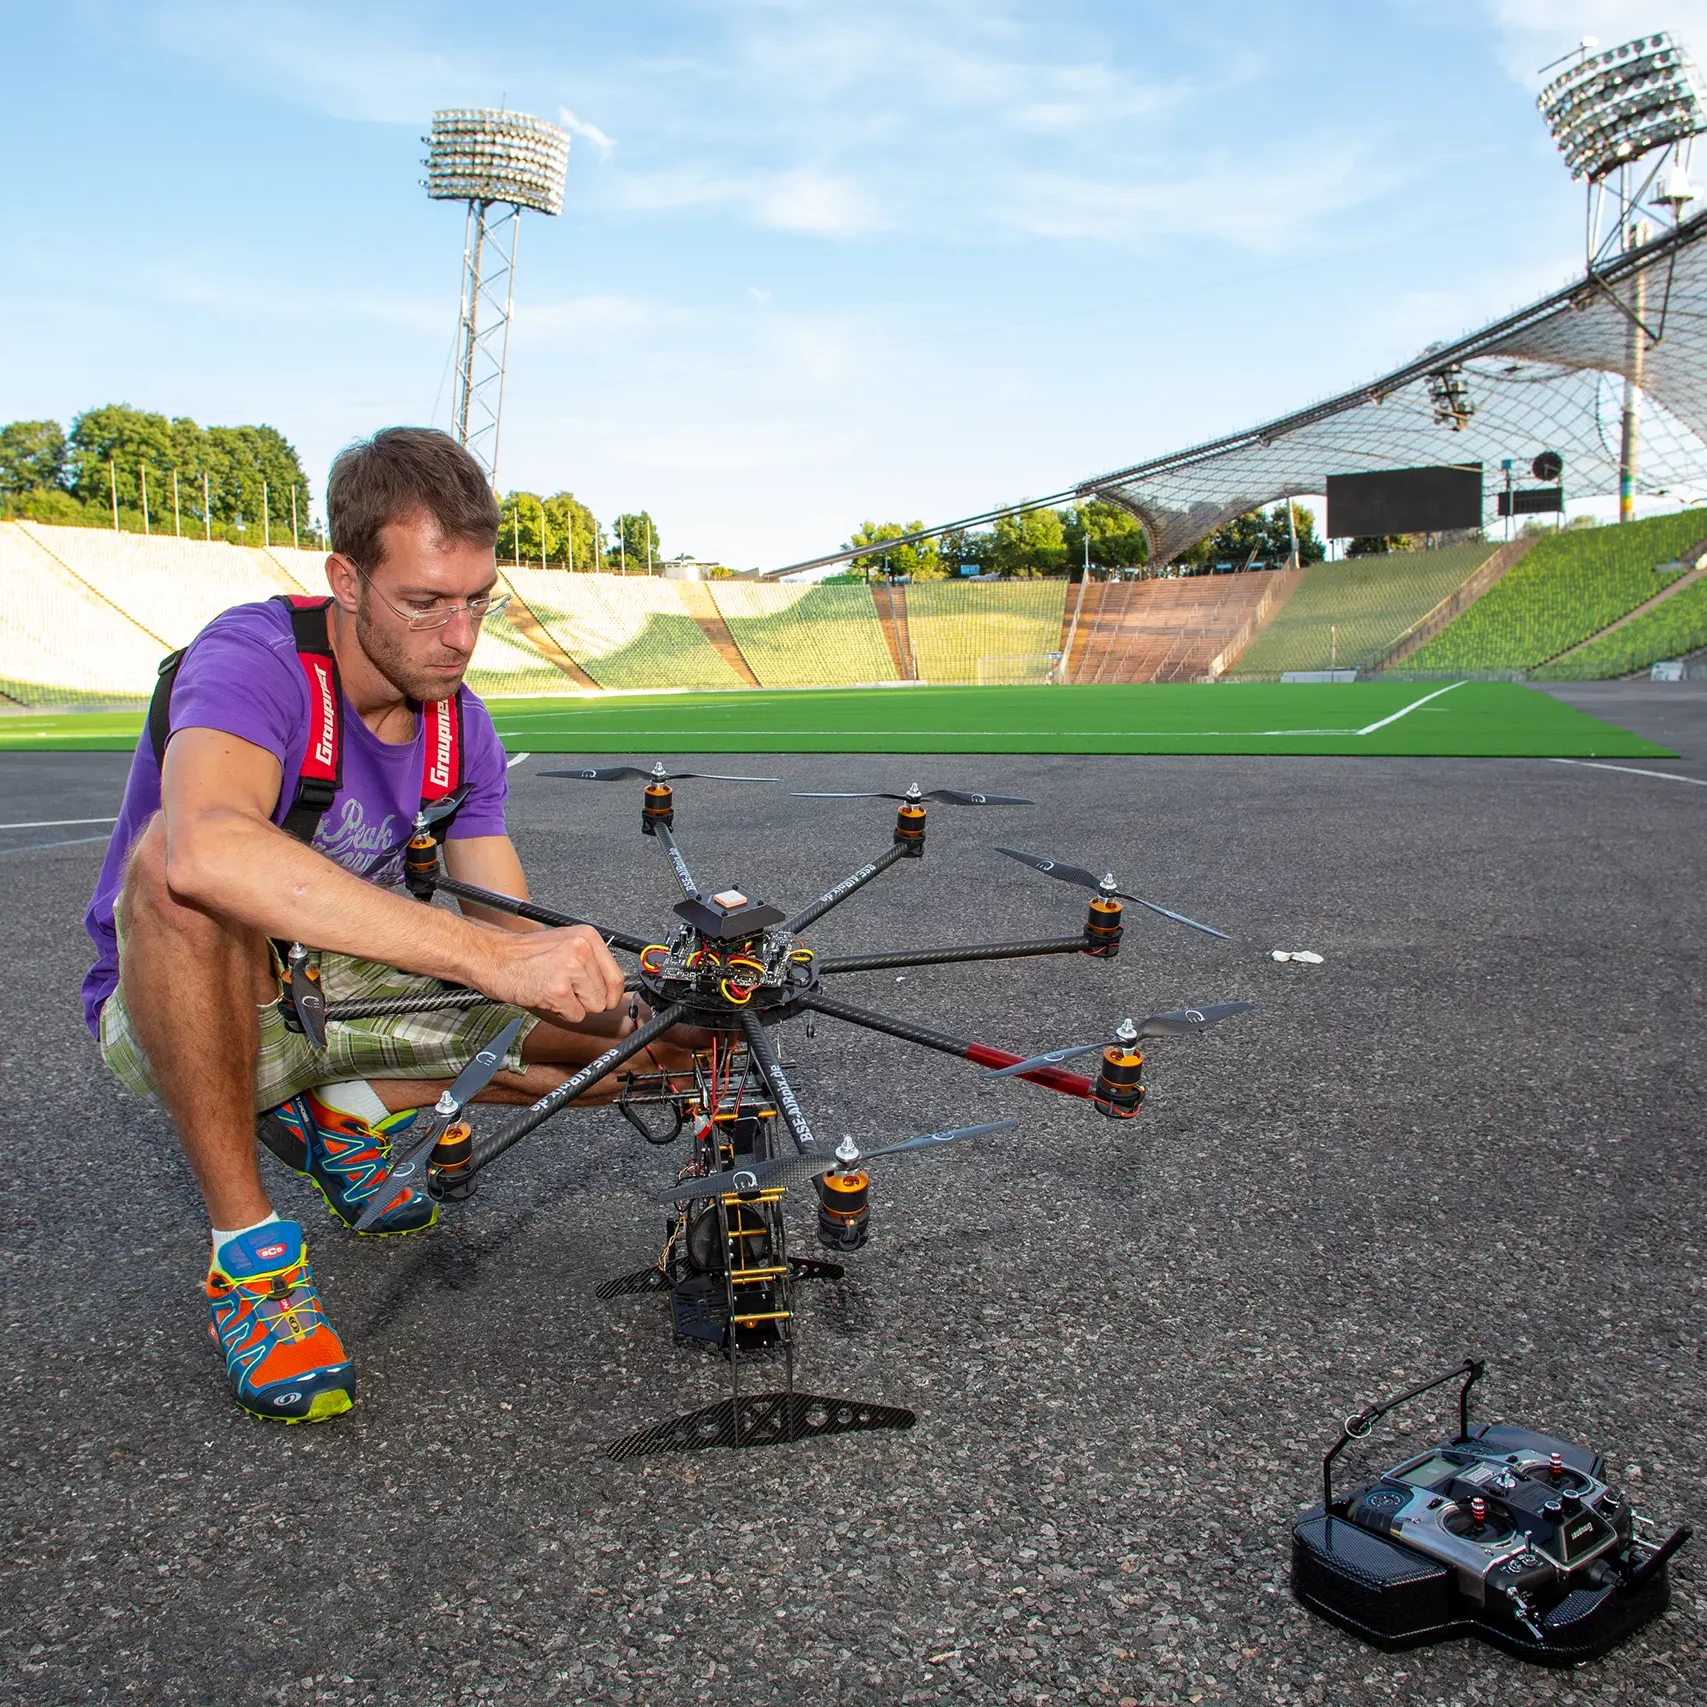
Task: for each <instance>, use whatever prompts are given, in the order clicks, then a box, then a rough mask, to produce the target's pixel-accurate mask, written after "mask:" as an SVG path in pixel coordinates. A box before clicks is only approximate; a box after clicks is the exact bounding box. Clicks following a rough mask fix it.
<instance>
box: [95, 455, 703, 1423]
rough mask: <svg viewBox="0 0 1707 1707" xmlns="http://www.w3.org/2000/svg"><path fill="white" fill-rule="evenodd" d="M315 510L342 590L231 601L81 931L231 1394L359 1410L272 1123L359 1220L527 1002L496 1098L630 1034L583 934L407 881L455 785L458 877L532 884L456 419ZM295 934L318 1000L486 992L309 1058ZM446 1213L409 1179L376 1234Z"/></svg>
mask: <svg viewBox="0 0 1707 1707" xmlns="http://www.w3.org/2000/svg"><path fill="white" fill-rule="evenodd" d="M327 514H328V520H329V523H330V532H331V543H332V554H331V556H330V557H329V558H328V559H327V564H326V577H327V581H328V584H329V585H330V588H331V597H330V598H329V599H324V600H321V599H292V600H287V599H275V600H266V601H264V602H262V603H258V604H249V605H239V606H237V607H236V608H234V609H232V610H228V611H226V612H225V613H224V614H223V615H221V616H219V617H218V618H216V619H215V620H214V621H213V622H211V623H210V624H209V625H208V626H207V627H206V628H205V629H203V630H202V632H201V633H200V634H199V635H198V636H197V637H196V639H195V640H194V641H193V642H192V643H191V644H190V646H189V647H188V649H187V650H186V651H185V652H184V654H183V656H182V659H181V661H180V662H179V664H178V666H177V669H176V673H175V676H168V677H167V678H164V679H163V682H162V690H161V693H160V694H158V695H157V696H156V702H155V707H154V711H153V713H152V714H151V717H150V725H151V727H150V729H149V730H147V731H145V732H144V734H143V737H142V740H141V741H140V742H139V743H138V745H137V750H136V757H135V759H134V760H133V762H132V765H131V770H130V778H129V782H128V784H127V786H126V789H125V796H124V805H123V810H122V812H121V813H120V815H119V819H118V824H117V828H116V829H115V830H114V832H113V838H112V843H111V845H110V847H109V848H108V850H107V856H106V860H105V862H104V864H103V865H102V868H101V876H100V882H99V884H98V886H97V888H96V890H95V894H94V897H93V899H92V900H91V901H90V903H89V909H88V913H87V915H86V918H85V924H86V926H87V928H88V931H89V934H90V936H91V937H92V938H93V939H94V942H95V947H96V951H97V959H96V962H95V965H94V966H93V968H92V969H91V970H90V972H89V975H88V977H87V978H86V979H85V981H84V985H83V1000H84V1011H85V1016H86V1018H87V1020H88V1022H89V1026H90V1029H91V1030H92V1031H93V1032H94V1033H95V1035H96V1037H97V1038H98V1039H99V1042H100V1046H101V1055H102V1059H103V1060H104V1061H105V1062H106V1064H107V1066H108V1067H109V1068H111V1070H112V1071H113V1072H114V1073H115V1074H117V1076H118V1077H119V1078H120V1079H121V1080H122V1081H123V1082H124V1083H125V1084H126V1085H128V1086H130V1087H131V1088H132V1089H133V1090H136V1091H139V1092H143V1093H146V1094H151V1095H155V1096H158V1097H159V1099H160V1100H161V1101H162V1102H163V1103H164V1104H165V1107H166V1110H167V1112H168V1113H169V1114H170V1116H171V1118H172V1120H173V1123H174V1124H175V1126H176V1127H177V1131H178V1136H179V1139H180V1141H181V1142H182V1144H183V1148H184V1153H185V1155H186V1156H187V1157H188V1160H189V1163H190V1167H191V1168H192V1169H193V1170H194V1173H195V1177H196V1180H197V1183H198V1184H199V1185H200V1187H201V1192H202V1196H203V1199H204V1200H205V1202H206V1205H207V1212H208V1217H209V1220H210V1222H211V1223H212V1229H213V1232H212V1241H213V1250H212V1260H211V1263H210V1265H209V1269H208V1275H207V1282H206V1290H207V1300H208V1307H209V1310H210V1313H211V1323H210V1328H209V1331H210V1333H211V1335H212V1336H213V1338H214V1340H215V1342H216V1343H217V1344H218V1346H219V1347H220V1348H221V1350H222V1351H223V1354H224V1358H225V1369H226V1378H227V1380H228V1382H229V1384H230V1387H231V1391H232V1393H233V1395H234V1396H235V1397H236V1400H237V1402H238V1404H240V1405H241V1406H243V1408H244V1409H245V1410H248V1411H252V1412H253V1413H254V1414H255V1415H257V1416H262V1417H273V1418H278V1419H281V1420H283V1421H286V1422H304V1421H308V1422H317V1421H322V1420H324V1419H325V1418H327V1417H332V1416H336V1415H337V1414H338V1413H340V1412H342V1411H346V1410H348V1409H349V1407H350V1404H351V1402H352V1398H353V1395H354V1379H353V1374H352V1369H351V1364H350V1359H349V1357H348V1355H347V1354H346V1352H345V1350H344V1347H343V1345H342V1343H341V1342H340V1341H339V1338H338V1335H337V1334H336V1332H335V1331H334V1330H333V1328H332V1325H331V1323H330V1322H329V1320H328V1319H327V1315H326V1311H325V1308H324V1306H323V1305H322V1303H321V1300H320V1297H319V1294H318V1292H317V1291H316V1289H315V1284H314V1277H313V1274H312V1272H311V1270H310V1268H309V1264H308V1250H307V1246H306V1244H305V1242H304V1239H303V1231H302V1228H301V1226H300V1225H299V1224H298V1223H296V1222H294V1221H282V1220H280V1219H279V1217H278V1216H277V1215H275V1214H274V1213H273V1210H272V1206H271V1204H270V1203H269V1201H268V1198H267V1193H266V1189H265V1187H264V1186H263V1184H262V1181H261V1174H260V1166H259V1160H258V1154H257V1144H256V1139H257V1134H258V1135H259V1137H260V1139H261V1141H262V1142H263V1143H265V1144H266V1146H267V1148H268V1149H270V1150H271V1151H272V1153H273V1154H274V1155H275V1156H276V1157H278V1159H279V1160H280V1161H282V1162H283V1163H284V1164H285V1165H286V1166H287V1167H290V1168H293V1169H295V1170H296V1171H297V1172H299V1173H302V1174H305V1175H306V1176H307V1177H308V1178H309V1179H310V1180H312V1181H313V1183H314V1185H315V1186H316V1187H318V1189H319V1191H320V1193H321V1195H322V1196H323V1197H324V1199H325V1200H326V1204H327V1206H328V1208H329V1209H330V1210H331V1213H332V1216H333V1218H334V1220H336V1221H338V1222H341V1223H342V1224H343V1225H344V1226H345V1227H346V1228H353V1226H354V1224H355V1222H356V1220H357V1218H358V1217H359V1216H360V1215H361V1214H362V1212H363V1211H364V1209H366V1208H367V1205H368V1200H369V1199H370V1198H371V1197H372V1196H373V1195H374V1194H375V1193H376V1192H381V1191H385V1190H387V1189H388V1188H387V1187H386V1186H385V1184H384V1179H385V1172H386V1169H387V1167H388V1166H389V1162H390V1153H391V1137H392V1134H393V1133H394V1132H395V1131H396V1130H397V1129H398V1128H399V1127H400V1126H402V1125H405V1124H406V1123H407V1121H408V1119H409V1118H410V1116H409V1113H408V1112H407V1111H409V1110H412V1109H414V1108H415V1107H416V1106H418V1105H419V1104H421V1103H424V1102H430V1101H431V1100H433V1098H434V1097H436V1096H437V1094H438V1092H439V1091H440V1090H441V1089H443V1088H444V1085H445V1083H446V1082H448V1080H449V1079H450V1078H451V1077H453V1076H454V1075H455V1074H456V1073H457V1072H458V1071H459V1070H460V1069H461V1068H462V1067H463V1066H465V1065H466V1064H467V1062H468V1061H469V1059H470V1058H471V1057H472V1056H473V1055H474V1054H475V1053H476V1052H477V1051H478V1050H480V1049H481V1048H482V1047H483V1046H484V1045H485V1044H487V1043H488V1042H490V1041H491V1040H492V1039H493V1038H494V1037H496V1036H497V1034H498V1033H499V1032H500V1031H501V1030H502V1029H503V1028H504V1027H505V1025H507V1024H508V1023H509V1021H510V1020H511V1019H513V1018H515V1017H516V1015H517V1013H518V1012H520V1013H522V1014H524V1015H526V1016H527V1019H526V1023H525V1024H524V1026H523V1028H522V1030H521V1032H520V1033H519V1035H518V1037H517V1039H516V1042H515V1044H514V1046H513V1047H512V1049H511V1051H510V1054H509V1056H508V1058H507V1059H506V1061H505V1071H504V1072H503V1073H502V1074H500V1076H499V1078H498V1079H496V1080H495V1081H494V1083H493V1085H492V1087H491V1090H490V1091H489V1093H488V1095H491V1096H494V1097H496V1098H497V1099H499V1100H508V1101H514V1102H531V1101H532V1100H534V1098H536V1097H538V1096H540V1095H541V1094H543V1093H544V1092H545V1091H547V1090H549V1089H551V1088H552V1087H553V1086H555V1085H557V1084H560V1083H561V1082H562V1081H563V1079H564V1078H565V1077H566V1076H567V1073H568V1072H570V1071H573V1070H574V1069H575V1068H576V1067H578V1066H582V1065H585V1063H586V1062H588V1061H590V1060H592V1059H593V1058H594V1057H595V1056H597V1055H598V1054H600V1053H602V1052H603V1051H604V1050H605V1049H607V1048H608V1047H609V1045H610V1042H611V1040H612V1039H613V1038H614V1037H617V1036H621V1035H623V1034H625V1033H626V1032H627V1031H629V1030H631V1029H632V1027H633V1024H634V1021H633V1020H632V1019H631V1018H630V1017H629V1016H628V1013H627V1008H626V1003H625V997H624V993H623V974H622V971H621V969H620V968H619V967H618V966H617V965H616V963H615V962H614V961H613V960H612V959H611V956H610V953H609V951H608V950H607V949H606V947H605V945H604V943H603V942H602V941H601V939H600V938H599V936H598V934H597V933H596V932H594V931H592V930H590V929H587V928H585V927H575V928H571V929H566V930H546V929H541V928H540V927H538V926H536V925H532V924H529V923H527V922H526V921H523V920H518V919H514V918H511V917H508V916H507V915H502V914H496V913H490V914H482V912H481V909H479V908H476V907H465V908H464V909H463V910H462V911H461V912H453V911H450V910H449V909H447V908H444V907H426V906H422V905H421V904H420V903H419V902H417V901H414V900H412V899H411V898H410V897H409V896H408V894H407V893H406V892H405V891H403V890H402V889H401V888H400V887H398V885H399V884H400V881H401V869H402V868H401V851H400V850H401V844H402V842H403V841H404V840H405V839H406V838H407V836H408V833H409V826H410V824H411V822H412V820H413V818H414V817H415V814H416V813H417V812H418V811H419V810H420V808H421V806H422V805H423V803H425V802H427V801H429V800H432V799H437V798H443V797H444V796H445V795H447V794H449V793H451V792H452V791H453V789H454V788H456V787H457V786H459V785H460V786H461V787H462V788H463V789H465V790H466V792H465V795H464V798H463V800H462V804H461V806H460V808H459V809H458V810H457V811H456V814H455V816H454V818H453V819H452V820H451V823H450V828H449V831H448V837H447V840H446V842H445V846H444V860H445V865H446V867H447V869H448V870H449V872H450V873H451V875H452V876H453V877H456V878H459V879H461V880H463V881H464V882H467V883H472V884H477V885H479V886H481V887H483V888H487V889H493V890H500V891H503V892H505V893H507V894H511V895H524V896H525V895H526V894H527V888H526V879H525V878H524V876H523V873H522V867H521V863H520V861H519V860H518V858H517V856H516V852H515V849H514V847H513V846H512V845H511V843H510V840H509V837H508V836H507V834H506V833H505V821H504V807H505V798H506V780H505V758H504V752H503V749H502V747H501V746H500V745H499V742H498V738H497V736H496V734H495V733H494V731H493V728H492V722H491V719H490V717H489V716H488V714H487V712H486V708H485V707H484V706H483V705H482V704H481V702H480V700H479V699H478V698H477V697H476V696H475V695H474V694H473V693H471V692H470V691H469V690H468V689H467V688H466V687H464V686H463V685H462V681H463V675H464V672H465V671H466V670H467V668H468V665H469V661H470V658H471V656H472V654H473V652H474V645H475V641H476V640H477V639H478V637H479V634H480V625H481V623H482V621H483V620H484V618H485V617H486V615H487V614H488V613H489V612H491V611H493V610H495V609H497V608H499V607H500V606H501V605H502V604H503V602H504V600H503V598H502V597H500V596H497V595H496V594H495V591H494V589H495V588H496V586H497V569H496V565H495V561H494V554H493V548H494V542H495V541H496V538H497V533H498V526H499V512H498V507H497V505H496V503H495V502H494V500H493V497H492V493H491V491H490V489H489V488H488V486H487V484H486V479H485V476H484V474H483V473H482V472H481V470H480V468H479V467H478V465H477V464H476V463H475V462H474V460H473V459H472V458H471V457H470V456H469V455H468V453H467V452H466V451H465V450H463V449H462V448H461V447H460V446H459V445H457V444H456V443H455V442H454V441H453V440H451V439H450V438H448V437H446V436H445V435H444V434H442V433H436V432H429V431H425V430H417V429H413V428H390V429H387V430H385V431H383V432H380V433H376V434H375V435H374V436H373V438H371V439H369V440H366V441H364V442H362V443H359V444H356V445H352V446H351V447H350V448H349V449H347V450H345V451H344V452H343V453H342V454H341V455H340V456H339V457H338V459H337V460H336V462H335V463H334V464H333V466H332V472H331V478H330V482H329V485H328V491H327ZM292 942H300V943H305V944H310V945H312V946H313V948H315V949H317V950H319V951H320V970H321V986H322V989H323V990H324V993H325V996H326V998H327V1000H328V1001H334V1002H335V1001H340V1000H344V999H347V998H350V997H354V996H379V995H400V994H406V993H408V992H409V991H411V990H412V989H422V988H437V987H438V981H439V980H450V981H453V982H456V983H459V984H466V985H468V986H470V987H472V988H474V989H477V990H480V991H482V992H483V993H484V994H486V995H487V996H489V997H491V998H492V1000H493V1003H494V1004H499V1005H492V1006H484V1007H478V1008H474V1009H472V1010H451V1011H442V1010H441V1011H438V1012H432V1013H424V1014H414V1015H408V1016H403V1017H396V1018H387V1019H374V1020H364V1021H354V1022H350V1023H347V1024H338V1023H333V1024H331V1025H330V1026H329V1027H328V1028H327V1029H328V1037H327V1047H326V1048H325V1049H324V1050H323V1051H322V1050H320V1049H317V1048H315V1047H314V1046H313V1045H312V1044H311V1043H310V1042H309V1040H308V1039H307V1038H306V1037H304V1036H303V1035H302V1034H301V1033H300V1032H299V1031H295V1030H292V1029H291V1028H290V1027H289V1026H287V1024H286V1019H285V1014H284V1011H283V1004H282V999H281V982H280V976H281V963H280V949H279V946H278V945H282V944H289V943H292ZM659 1054H660V1055H661V1056H662V1058H663V1059H662V1060H661V1061H659V1063H658V1064H661V1065H679V1064H680V1062H681V1060H682V1057H681V1055H680V1052H679V1051H675V1050H660V1052H659ZM655 1059H656V1057H655ZM607 1094H608V1090H607ZM257 1117H258V1119H257ZM436 1215H437V1205H436V1203H435V1202H434V1201H433V1199H432V1198H430V1197H428V1196H426V1195H425V1194H423V1193H421V1192H417V1191H412V1190H408V1189H400V1190H398V1191H397V1193H396V1195H395V1197H393V1198H392V1200H391V1201H390V1202H388V1203H387V1204H386V1205H385V1209H384V1213H383V1215H381V1216H380V1218H379V1219H378V1220H377V1221H376V1222H374V1223H373V1224H372V1225H371V1229H370V1231H371V1232H372V1233H373V1234H375V1235H380V1236H397V1235H401V1234H408V1233H415V1232H419V1231H420V1230H421V1229H423V1228H425V1227H428V1226H430V1225H431V1224H432V1222H433V1221H434V1219H435V1217H436Z"/></svg>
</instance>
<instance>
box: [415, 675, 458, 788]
mask: <svg viewBox="0 0 1707 1707" xmlns="http://www.w3.org/2000/svg"><path fill="white" fill-rule="evenodd" d="M421 722H422V726H423V728H424V729H425V731H426V739H425V741H424V742H423V743H422V747H421V804H422V805H423V806H430V805H431V804H432V803H433V802H434V801H435V800H442V799H443V798H444V796H445V795H447V794H449V793H450V792H451V791H452V790H453V789H455V788H459V787H461V785H462V690H461V689H460V688H459V689H458V690H457V691H456V692H455V693H453V694H452V695H451V696H450V698H449V699H429V700H428V701H427V702H426V703H425V704H424V705H423V706H422V707H421Z"/></svg>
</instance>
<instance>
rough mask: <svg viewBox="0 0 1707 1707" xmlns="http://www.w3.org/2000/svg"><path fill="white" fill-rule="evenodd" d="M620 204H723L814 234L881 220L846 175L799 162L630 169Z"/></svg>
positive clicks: (854, 230) (872, 226)
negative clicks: (738, 168) (770, 168)
mask: <svg viewBox="0 0 1707 1707" xmlns="http://www.w3.org/2000/svg"><path fill="white" fill-rule="evenodd" d="M617 196H618V199H619V202H620V203H621V205H622V206H624V207H627V208H629V209H632V210H636V211H645V212H654V211H660V210H668V209H674V208H690V207H705V208H713V207H727V208H732V209H734V210H735V211H737V212H739V213H741V214H743V215H745V217H747V218H748V219H750V220H752V222H753V223H754V224H756V225H766V226H769V227H771V228H772V229H773V230H777V231H799V232H807V233H810V234H812V235H815V236H820V237H852V236H857V235H859V234H860V233H862V232H866V231H875V230H877V229H878V228H879V225H880V224H881V221H880V220H879V218H878V215H877V211H876V207H875V205H874V203H873V202H872V200H871V198H870V196H869V195H868V194H867V192H866V191H865V190H864V189H863V188H862V187H861V186H860V185H859V184H858V183H856V182H855V181H854V180H853V179H852V178H850V177H847V176H844V175H840V174H835V173H828V172H822V171H820V170H818V169H817V168H816V167H812V166H802V167H798V168H796V169H795V170H792V171H786V172H755V173H746V174H743V173H732V174H715V173H710V172H706V171H703V170H701V169H699V168H697V167H695V168H685V169H682V170H678V171H666V172H653V173H636V174H633V175H631V176H628V177H626V178H624V179H623V180H622V182H621V183H620V185H619V187H618V190H617Z"/></svg>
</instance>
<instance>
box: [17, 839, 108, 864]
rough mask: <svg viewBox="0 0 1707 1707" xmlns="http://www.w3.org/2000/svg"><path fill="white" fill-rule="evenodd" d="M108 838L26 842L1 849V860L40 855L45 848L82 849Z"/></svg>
mask: <svg viewBox="0 0 1707 1707" xmlns="http://www.w3.org/2000/svg"><path fill="white" fill-rule="evenodd" d="M110 839H111V838H110V837H107V836H74V837H73V838H72V839H71V840H70V841H68V842H26V843H25V844H24V845H23V846H22V847H21V848H3V849H0V859H10V858H12V857H13V856H14V855H16V854H27V853H40V852H42V850H43V849H45V848H80V847H83V846H85V845H86V844H87V843H89V842H105V841H108V840H110Z"/></svg>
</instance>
